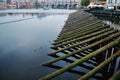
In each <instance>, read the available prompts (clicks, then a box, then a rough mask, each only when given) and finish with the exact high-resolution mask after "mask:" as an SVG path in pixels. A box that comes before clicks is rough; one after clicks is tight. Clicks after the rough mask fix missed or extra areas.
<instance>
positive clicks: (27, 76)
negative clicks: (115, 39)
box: [0, 13, 68, 80]
mask: <svg viewBox="0 0 120 80" xmlns="http://www.w3.org/2000/svg"><path fill="white" fill-rule="evenodd" d="M0 15H1V16H0V22H1V23H4V24H0V80H37V79H38V78H40V77H43V76H45V75H47V74H49V73H51V72H53V71H54V69H49V68H46V67H43V66H41V64H42V63H43V62H46V61H48V60H51V57H49V56H47V53H50V52H51V51H52V50H51V49H50V46H51V43H52V42H53V41H54V40H55V39H56V37H57V35H58V34H59V32H60V31H61V29H62V26H63V25H64V23H65V20H67V18H68V14H66V13H65V14H60V13H55V14H51V13H47V14H44V13H40V14H17V13H15V14H11V13H10V14H9V13H6V14H0ZM29 18H31V19H29ZM5 22H7V23H5ZM63 76H66V75H63Z"/></svg>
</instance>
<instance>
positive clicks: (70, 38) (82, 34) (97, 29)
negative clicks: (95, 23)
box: [54, 26, 108, 45]
mask: <svg viewBox="0 0 120 80" xmlns="http://www.w3.org/2000/svg"><path fill="white" fill-rule="evenodd" d="M105 27H108V26H103V27H99V28H96V29H93V30H90V31H87V32H84V33H81V34H78V35H75V36H73V37H69V38H67V39H63V40H60V41H57V42H55V43H54V45H56V44H61V43H62V42H66V41H69V40H72V39H74V38H77V37H81V36H84V35H86V34H90V33H93V32H95V31H99V30H101V29H104V28H105Z"/></svg>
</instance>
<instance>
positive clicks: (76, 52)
mask: <svg viewBox="0 0 120 80" xmlns="http://www.w3.org/2000/svg"><path fill="white" fill-rule="evenodd" d="M119 35H120V32H118V33H116V34H113V35H111V36H109V37H106V38H104V39H102V40H100V41H97V42H95V43H93V44H91V45H88V46H86V47H83V48H81V49H79V50H76V51H75V52H72V53H69V54H66V55H63V56H61V57H58V58H56V59H53V60H51V61H48V62H46V63H45V64H48V65H49V64H51V63H53V62H56V61H59V60H62V59H65V58H67V57H69V56H72V55H75V54H79V53H80V52H82V51H84V50H86V49H89V48H90V47H93V46H95V45H98V44H100V43H102V42H105V41H107V40H110V39H112V38H114V37H116V36H119Z"/></svg>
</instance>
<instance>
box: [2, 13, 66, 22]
mask: <svg viewBox="0 0 120 80" xmlns="http://www.w3.org/2000/svg"><path fill="white" fill-rule="evenodd" d="M19 15H22V19H16V20H13V21H10V20H9V21H5V22H0V24H7V23H13V22H19V21H23V20H29V19H32V18H34V16H35V17H36V16H37V18H39V19H42V18H45V17H47V16H56V15H68V13H22V14H21V13H5V14H3V13H0V17H3V16H19ZM26 16H31V17H29V18H28V17H27V18H26Z"/></svg>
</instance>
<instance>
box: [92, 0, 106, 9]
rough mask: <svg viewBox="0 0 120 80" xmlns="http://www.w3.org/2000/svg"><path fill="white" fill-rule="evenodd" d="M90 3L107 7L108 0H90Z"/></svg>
mask: <svg viewBox="0 0 120 80" xmlns="http://www.w3.org/2000/svg"><path fill="white" fill-rule="evenodd" d="M90 5H93V6H97V5H98V6H102V7H104V8H106V7H107V4H106V0H90Z"/></svg>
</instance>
